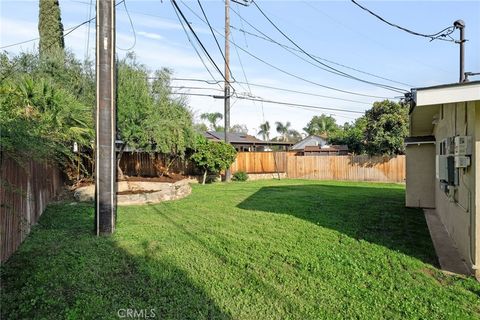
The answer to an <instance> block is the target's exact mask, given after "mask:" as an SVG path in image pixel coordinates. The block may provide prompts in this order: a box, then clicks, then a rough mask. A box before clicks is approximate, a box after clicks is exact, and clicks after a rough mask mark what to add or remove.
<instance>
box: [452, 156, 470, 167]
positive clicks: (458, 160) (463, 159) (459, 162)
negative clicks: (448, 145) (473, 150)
mask: <svg viewBox="0 0 480 320" xmlns="http://www.w3.org/2000/svg"><path fill="white" fill-rule="evenodd" d="M469 166H470V157H468V156H455V168H467V167H469Z"/></svg>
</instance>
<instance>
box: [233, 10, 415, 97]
mask: <svg viewBox="0 0 480 320" xmlns="http://www.w3.org/2000/svg"><path fill="white" fill-rule="evenodd" d="M234 12H235V11H234ZM240 19H242V18H240ZM244 21H245V22H246V23H247V24H249V25H250V26H251V27H252V28H254V29H257V28H255V27H254V26H252V25H251V24H250V23H249V22H248V21H246V20H244ZM230 27H231V28H232V29H235V30H237V31H239V32H241V33H243V34H244V35H246V34H248V35H250V36H253V37H256V38H258V39H261V40H264V41H268V42H271V43H274V44H277V45H279V46H281V47H283V48H288V49H290V50H294V51H297V52H301V51H300V50H299V49H297V48H294V47H291V46H288V45H286V44H283V43H280V42H277V41H275V40H274V39H272V38H270V37H268V36H267V35H263V36H262V35H258V34H256V33H253V32H250V31H247V30H245V29H244V28H243V27H242V28H237V27H235V26H230ZM256 31H257V32H259V30H258V29H257V30H256ZM312 56H314V57H315V58H317V59H320V60H323V61H326V62H328V63H331V64H335V65H337V66H340V67H343V68H346V69H350V70H353V71H356V72H359V73H363V74H366V75H369V76H372V77H375V78H378V79H382V80H386V81H390V82H393V83H397V84H401V85H404V86H406V87H409V88H412V87H415V86H414V85H411V84H408V83H405V82H400V81H396V80H392V79H389V78H386V77H382V76H379V75H376V74H374V73H370V72H367V71H364V70H360V69H357V68H353V67H350V66H347V65H345V64H342V63H338V62H335V61H332V60H329V59H326V58H322V57H319V56H316V55H313V54H312Z"/></svg>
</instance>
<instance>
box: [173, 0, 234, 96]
mask: <svg viewBox="0 0 480 320" xmlns="http://www.w3.org/2000/svg"><path fill="white" fill-rule="evenodd" d="M170 2H171V3H172V5H173V6H174V9H175V10H176V11H177V12H178V13H179V14H180V16H181V17H182V19H183V21H185V23H186V24H187V26H188V28H189V29H190V32H191V33H192V34H193V35H194V37H195V39H196V40H197V42H198V43H199V44H200V47H201V48H202V50H203V51H204V53H205V54H206V55H207V57H208V58H209V59H210V61H211V62H212V63H213V65H214V66H215V68H216V69H217V71H218V72H219V73H220V75H221V76H222V78H223V79H224V80H225V82H226V83H229V82H228V81H227V80H226V78H225V75H224V74H223V73H222V71H221V70H220V68H219V67H218V66H217V64H216V63H215V61H214V60H213V58H212V57H211V56H210V53H209V52H208V50H207V49H206V48H205V46H204V45H203V43H202V41H201V40H200V38H199V37H198V35H197V33H196V32H195V30H194V29H193V27H192V26H191V25H190V24H189V23H188V20H187V18H186V17H185V15H184V14H183V12H182V10H181V9H180V7H179V6H178V4H177V2H176V0H170ZM202 21H203V20H202ZM204 22H205V21H204ZM212 29H213V28H212ZM229 85H230V84H229ZM230 87H231V88H232V89H233V92H234V94H235V89H234V88H233V86H232V85H230Z"/></svg>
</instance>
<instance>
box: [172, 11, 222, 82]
mask: <svg viewBox="0 0 480 320" xmlns="http://www.w3.org/2000/svg"><path fill="white" fill-rule="evenodd" d="M174 11H175V14H176V16H177V18H178V22H179V23H180V25H181V26H182V29H183V31H184V33H185V36H186V37H187V39H188V42H189V43H190V45H191V46H192V48H193V50H194V51H195V53H196V54H197V56H198V58H199V59H200V61H201V62H202V64H203V66H204V68H205V70H207V72H208V74H209V75H210V77H211V78H212V79H213V82H214V83H216V84H218V86H219V87H220V88H222V86H221V85H220V81H218V80H217V79H215V77H214V76H213V74H212V72H211V71H210V69H209V68H208V67H207V64H206V63H205V60H203V57H202V55H201V54H200V52H198V49H197V47H196V46H195V44H194V43H193V41H192V39H191V38H190V35H189V34H188V31H187V29H186V28H185V25H184V23H183V21H182V19H181V18H180V15H179V14H178V12H177V10H175V9H174Z"/></svg>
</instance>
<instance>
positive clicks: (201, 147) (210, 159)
mask: <svg viewBox="0 0 480 320" xmlns="http://www.w3.org/2000/svg"><path fill="white" fill-rule="evenodd" d="M236 154H237V152H236V151H235V148H234V147H232V145H230V144H227V143H225V142H223V141H215V142H213V141H210V140H207V139H206V138H205V137H203V136H200V135H198V136H197V140H196V145H195V152H194V153H193V154H192V156H191V157H190V159H191V160H192V161H193V162H194V163H195V164H196V165H197V166H198V167H199V168H201V169H203V180H202V184H205V181H206V179H207V173H212V174H218V173H220V171H222V170H226V169H227V168H229V167H230V166H231V165H232V163H233V162H234V161H235V157H236Z"/></svg>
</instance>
